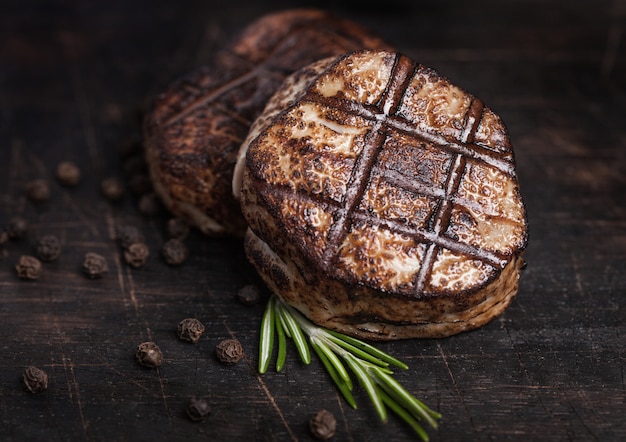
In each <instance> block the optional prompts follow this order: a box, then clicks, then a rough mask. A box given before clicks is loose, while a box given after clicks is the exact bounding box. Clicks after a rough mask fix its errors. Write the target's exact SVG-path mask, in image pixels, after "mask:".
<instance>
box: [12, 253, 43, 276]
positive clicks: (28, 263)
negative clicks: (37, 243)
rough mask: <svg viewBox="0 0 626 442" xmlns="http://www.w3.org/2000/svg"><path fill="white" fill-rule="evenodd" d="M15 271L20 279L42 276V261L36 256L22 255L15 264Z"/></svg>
mask: <svg viewBox="0 0 626 442" xmlns="http://www.w3.org/2000/svg"><path fill="white" fill-rule="evenodd" d="M15 271H16V272H17V276H18V278H20V279H27V280H31V281H33V280H35V279H39V277H40V276H41V261H39V260H38V259H37V258H35V257H34V256H30V255H22V256H20V259H19V261H18V262H17V264H15Z"/></svg>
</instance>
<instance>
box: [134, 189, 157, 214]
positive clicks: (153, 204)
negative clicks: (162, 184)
mask: <svg viewBox="0 0 626 442" xmlns="http://www.w3.org/2000/svg"><path fill="white" fill-rule="evenodd" d="M138 206H139V212H140V213H141V214H142V215H145V216H154V215H156V214H157V213H159V210H160V209H161V201H159V197H157V195H156V193H154V192H148V193H146V194H143V195H141V197H140V198H139V203H138Z"/></svg>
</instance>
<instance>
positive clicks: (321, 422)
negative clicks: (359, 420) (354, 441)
mask: <svg viewBox="0 0 626 442" xmlns="http://www.w3.org/2000/svg"><path fill="white" fill-rule="evenodd" d="M309 429H310V430H311V433H312V434H313V436H314V437H315V438H316V439H320V440H327V439H330V438H331V437H333V436H334V435H335V430H336V429H337V421H336V420H335V416H333V414H332V413H331V412H330V411H328V410H324V409H322V410H320V411H318V412H317V414H316V415H315V416H313V417H312V418H311V420H309Z"/></svg>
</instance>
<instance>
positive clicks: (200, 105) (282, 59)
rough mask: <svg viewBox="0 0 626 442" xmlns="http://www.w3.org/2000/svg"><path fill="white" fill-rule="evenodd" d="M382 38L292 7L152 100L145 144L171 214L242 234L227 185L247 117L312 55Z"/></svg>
mask: <svg viewBox="0 0 626 442" xmlns="http://www.w3.org/2000/svg"><path fill="white" fill-rule="evenodd" d="M385 47H387V46H386V44H385V43H383V42H382V40H380V39H379V38H378V37H375V36H373V35H372V34H370V33H369V32H368V31H366V30H365V29H363V28H361V27H360V26H358V25H357V24H355V23H353V22H351V21H348V20H344V19H340V18H337V17H334V16H332V15H329V14H328V13H326V12H322V11H317V10H311V9H296V10H289V11H284V12H279V13H275V14H270V15H267V16H264V17H262V18H260V19H259V20H258V21H256V22H255V23H253V24H251V25H250V26H249V27H248V28H246V29H245V30H244V31H243V33H242V34H241V35H240V36H239V38H238V39H237V40H236V41H234V42H233V43H232V44H231V45H230V46H228V47H227V48H225V49H223V50H221V51H220V52H219V53H218V54H217V56H216V57H215V60H214V61H213V62H212V63H211V64H209V65H207V66H205V67H202V68H200V69H198V70H196V71H194V72H192V73H190V74H188V75H186V76H185V77H183V78H181V79H179V80H178V81H176V82H174V83H173V84H172V85H171V86H170V87H169V88H168V89H167V90H166V91H165V92H164V93H162V94H160V95H159V96H158V97H157V98H156V99H155V100H154V102H153V104H152V106H151V108H150V110H149V112H148V113H147V116H146V119H145V122H144V144H145V150H146V158H147V161H148V165H149V168H150V174H151V178H152V181H153V184H154V187H155V190H156V192H157V194H158V195H159V197H160V198H161V199H162V201H163V202H164V203H165V205H166V206H167V207H168V208H169V210H170V211H171V212H173V213H174V214H176V215H178V216H180V217H183V218H186V219H187V220H188V221H190V222H191V223H192V224H194V225H195V226H197V227H198V228H199V229H200V230H202V231H203V232H205V233H207V234H210V235H222V234H234V235H243V233H244V231H245V227H246V223H245V220H244V219H243V217H242V215H241V210H240V208H239V203H238V202H237V201H236V200H235V199H234V198H233V196H232V190H231V182H232V174H233V167H234V165H235V162H236V157H237V152H238V150H239V146H240V145H241V142H242V141H243V139H244V138H245V136H246V134H247V133H248V130H249V128H250V124H251V123H252V122H253V121H254V120H255V118H256V117H257V116H258V115H259V114H260V112H261V111H262V110H263V107H264V106H265V104H266V102H267V100H268V98H269V97H270V96H271V95H272V94H273V93H274V92H275V90H276V89H277V88H278V86H279V85H280V84H281V83H282V81H283V80H284V79H285V77H286V76H287V75H289V74H291V73H292V72H294V71H295V70H296V69H299V68H301V67H303V66H305V65H307V64H309V63H311V62H313V61H315V60H318V59H320V58H324V57H328V56H331V55H334V56H336V55H339V54H342V53H344V52H347V51H351V50H355V49H361V48H373V49H376V48H385Z"/></svg>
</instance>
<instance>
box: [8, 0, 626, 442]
mask: <svg viewBox="0 0 626 442" xmlns="http://www.w3.org/2000/svg"><path fill="white" fill-rule="evenodd" d="M317 4H318V5H321V6H327V7H328V8H330V9H333V10H335V11H336V12H338V13H339V14H341V15H344V16H346V17H349V18H352V19H354V20H356V21H359V22H361V23H362V24H364V25H366V26H368V27H370V28H372V29H373V30H375V31H376V32H377V33H379V34H380V35H382V36H383V37H384V38H386V39H387V40H388V41H390V42H391V43H392V44H394V45H395V46H396V47H398V48H399V50H401V51H402V52H405V53H406V54H408V55H410V56H411V57H413V58H414V59H416V60H417V61H419V62H421V63H423V64H426V65H429V66H432V67H434V68H436V69H438V70H439V71H440V72H442V73H443V74H445V75H446V76H448V77H449V78H450V79H451V80H452V81H453V82H455V83H457V84H458V85H460V86H462V87H463V88H465V89H467V90H469V91H470V92H472V93H474V94H475V95H477V96H479V97H481V98H482V99H483V100H484V101H485V102H486V103H487V104H488V105H489V106H490V107H492V108H493V109H494V110H495V111H496V112H498V113H499V114H500V115H501V116H502V117H503V119H504V120H505V122H506V124H507V125H508V128H509V130H510V134H511V138H512V140H513V143H514V146H515V149H516V157H517V161H518V172H519V177H520V181H521V186H522V191H523V195H524V198H525V201H526V204H527V208H528V217H529V223H530V238H531V240H530V244H529V246H528V249H527V254H526V259H527V262H528V267H527V269H526V270H525V272H524V274H523V276H522V280H521V287H520V292H519V295H518V297H517V298H516V299H515V301H514V302H513V304H512V305H511V306H510V308H509V309H508V310H507V311H506V312H505V313H504V315H502V316H501V317H500V318H498V319H496V320H494V321H493V322H491V323H490V324H488V325H487V326H485V327H483V328H482V329H480V330H477V331H474V332H469V333H465V334H461V335H457V336H454V337H451V338H447V339H438V340H435V339H433V340H429V339H425V340H408V341H400V342H392V343H381V344H380V347H381V348H383V349H384V350H386V351H388V352H390V353H391V354H393V355H395V356H397V357H399V358H401V359H403V360H404V361H406V362H407V363H408V364H409V367H410V368H409V370H407V371H400V372H398V373H397V378H398V379H399V380H400V381H401V382H402V383H403V385H405V386H407V388H408V389H409V390H410V391H411V392H412V393H413V394H415V395H416V396H418V397H420V398H422V399H423V400H424V401H425V402H426V403H428V404H429V405H431V406H432V407H433V408H435V409H437V410H439V411H440V412H441V413H442V414H443V419H442V420H441V425H440V428H439V429H438V430H430V431H429V433H430V435H431V437H432V439H433V440H525V441H526V440H555V441H561V440H599V441H619V440H626V420H625V417H626V384H625V376H626V374H625V367H626V363H625V362H626V361H625V357H626V354H625V353H626V326H625V325H624V324H625V322H626V277H625V275H624V274H625V272H626V196H625V193H626V105H625V104H624V103H626V90H625V86H626V81H625V80H626V27H625V25H626V4H625V3H624V2H623V1H619V0H615V1H597V2H587V1H538V0H536V1H513V2H506V1H496V0H479V1H475V2H466V1H460V0H459V1H451V2H440V1H434V0H429V1H419V0H413V1H402V0H390V1H386V2H384V4H383V5H382V6H381V5H378V6H377V7H376V8H374V9H370V7H369V6H367V7H366V6H364V5H365V4H364V3H361V2H356V1H352V2H346V3H341V2H339V3H336V2H332V3H331V2H328V3H327V4H326V3H325V2H323V3H317ZM301 5H304V3H288V2H281V1H272V2H265V3H264V2H254V1H248V2H237V1H232V2H228V1H219V2H215V1H206V0H205V1H197V0H190V1H178V2H176V1H163V0H150V1H148V0H139V1H127V0H124V1H122V0H108V1H106V2H105V1H93V2H87V1H71V0H55V1H48V2H43V1H31V0H25V1H15V2H7V1H4V2H2V5H1V6H0V198H1V199H0V201H1V203H0V222H2V223H3V224H6V223H7V222H8V220H9V219H10V218H11V217H13V216H22V217H24V218H26V219H27V220H28V221H29V222H30V230H29V235H28V237H27V238H26V239H24V240H22V241H10V242H9V243H8V244H5V245H4V246H1V248H2V258H1V259H0V345H1V350H2V351H1V352H0V440H2V441H26V440H28V441H30V440H41V441H44V440H45V441H50V440H51V441H69V440H71V441H82V440H89V441H91V440H102V441H112V440H117V441H124V440H126V441H131V440H132V441H149V440H276V441H285V440H310V439H311V436H310V434H309V432H308V429H307V421H308V419H309V418H310V417H311V416H312V415H313V414H314V413H315V412H316V411H317V410H319V409H320V408H327V409H329V410H331V411H332V412H333V413H334V414H335V416H336V417H337V420H338V427H337V435H336V437H335V440H338V441H339V440H340V441H365V440H371V441H380V440H389V441H396V440H398V441H400V440H411V439H412V438H413V434H412V433H411V431H410V429H409V428H408V427H407V426H406V425H405V424H404V423H402V422H401V421H399V420H398V419H397V418H395V417H394V416H392V417H391V418H390V420H389V422H388V424H387V425H382V424H381V423H379V422H378V421H377V418H376V416H375V414H374V412H373V410H372V408H371V407H370V405H369V403H368V401H367V398H366V397H365V395H364V394H363V393H362V391H360V390H359V391H358V393H357V401H358V402H359V404H360V408H359V409H358V410H356V411H355V410H352V409H351V408H349V407H348V406H347V405H346V404H345V403H344V402H343V401H342V399H341V398H340V397H339V396H338V395H337V393H336V391H335V389H334V387H333V386H332V385H331V383H330V381H329V379H328V378H327V376H326V375H325V372H324V371H323V370H322V368H321V366H320V365H319V363H317V362H316V361H314V362H313V363H312V364H311V365H310V366H308V367H305V366H303V365H302V364H301V363H300V362H299V361H298V359H297V357H296V355H295V351H294V349H293V347H291V349H290V354H289V357H288V360H287V366H286V369H285V370H284V372H281V373H278V374H277V373H275V372H273V371H272V370H270V372H269V373H268V374H266V375H264V376H259V375H258V374H257V373H256V368H255V367H256V364H257V356H256V353H257V348H258V346H257V340H258V328H259V321H260V317H261V313H262V310H263V303H260V304H258V305H255V306H251V307H249V306H244V305H243V304H241V303H240V302H239V301H238V300H237V299H236V293H237V290H238V289H239V288H240V287H242V286H243V285H244V284H247V283H250V282H255V281H256V279H255V277H254V273H253V272H252V270H251V268H250V266H249V265H248V264H247V263H246V260H245V257H244V255H243V252H242V250H241V244H240V242H239V241H237V240H232V239H209V238H206V237H203V236H202V235H200V234H199V233H197V232H194V233H192V235H191V236H190V237H188V238H187V240H186V243H187V245H188V246H189V248H190V258H189V260H188V261H187V262H186V263H185V264H184V265H182V266H180V267H177V268H174V267H170V266H167V265H166V264H165V263H164V262H163V260H162V259H161V258H160V256H159V254H158V250H159V247H160V245H161V244H162V243H163V241H164V240H165V238H166V235H165V228H164V223H165V221H166V220H167V218H168V216H167V214H165V213H161V214H159V215H158V216H156V217H153V218H146V217H143V216H142V215H141V214H140V213H139V211H138V209H137V198H136V197H135V196H133V195H132V194H131V193H127V196H126V197H125V199H124V200H123V201H122V202H121V203H119V204H111V203H108V202H107V201H106V200H104V199H103V198H102V197H101V196H100V193H99V190H98V185H99V182H100V180H101V179H102V178H103V177H105V176H110V175H114V176H119V177H123V178H124V179H126V176H125V174H124V168H123V165H124V161H123V159H122V158H121V157H120V155H119V152H120V149H122V148H124V146H127V145H128V143H129V142H132V141H133V140H135V139H136V137H137V134H138V131H139V124H140V115H141V112H142V110H143V109H144V108H145V106H146V104H147V103H148V102H149V100H150V98H151V97H153V96H154V95H155V94H157V93H159V92H160V91H161V90H162V89H163V88H164V87H165V86H166V85H167V84H168V83H169V82H170V81H172V80H174V79H175V78H176V77H178V76H180V75H182V74H185V73H187V72H188V71H189V70H191V69H193V68H195V67H197V66H200V65H201V64H203V63H204V62H205V61H206V60H208V59H209V58H210V57H211V55H212V54H213V53H214V52H215V49H216V48H217V47H219V46H220V45H222V44H224V42H226V41H228V40H229V39H230V38H232V37H233V36H234V35H235V34H236V33H237V32H238V31H239V30H241V29H242V28H243V27H244V26H245V25H247V24H248V23H250V22H251V21H252V20H254V19H255V18H256V17H258V16H259V15H261V14H263V13H265V12H269V11H273V10H276V9H280V8H284V7H288V6H301ZM331 5H334V6H331ZM62 160H72V161H75V162H76V163H78V164H79V165H80V167H81V169H82V172H83V180H82V182H81V183H80V185H79V186H78V187H76V188H74V189H68V188H64V187H61V186H60V185H59V184H58V183H57V182H56V181H55V180H54V169H55V167H56V165H57V163H58V162H60V161H62ZM34 178H45V179H47V180H49V182H50V183H51V188H52V195H51V198H50V201H49V202H47V203H44V204H39V205H36V204H33V203H31V202H29V201H28V200H27V199H26V198H25V197H24V193H23V189H24V186H25V184H26V183H27V182H28V181H29V180H31V179H34ZM127 224H131V225H135V226H138V227H139V228H140V229H141V230H142V231H143V232H144V233H145V235H146V238H147V242H148V244H149V245H150V248H151V251H152V254H151V256H150V258H149V260H148V263H147V265H146V266H145V267H144V268H142V269H137V270H135V269H130V268H129V267H128V266H126V265H125V264H124V263H123V261H122V259H121V255H120V249H119V247H118V245H117V244H116V243H115V241H114V237H115V229H116V227H117V226H120V225H127ZM45 233H52V234H55V235H57V236H58V237H59V238H61V240H62V242H63V245H64V251H63V254H62V255H61V257H60V259H59V260H58V261H57V262H53V263H46V264H44V271H43V275H42V277H41V279H40V280H39V281H34V282H25V281H20V280H18V278H17V277H16V273H15V270H14V265H15V263H16V261H17V259H18V258H19V256H20V255H22V254H29V253H32V250H33V244H34V241H35V239H36V238H37V237H38V236H39V235H42V234H45ZM89 251H95V252H98V253H100V254H102V255H104V256H105V257H106V258H107V260H108V262H109V265H110V268H111V269H110V272H109V273H108V274H107V275H106V277H105V278H103V279H101V280H88V279H86V278H85V277H84V276H83V275H81V273H80V271H79V267H80V263H81V261H82V256H83V255H84V253H86V252H89ZM189 316H195V317H197V318H199V319H200V320H201V321H203V322H204V324H205V325H206V328H207V330H206V332H205V335H204V337H203V339H202V340H201V342H200V343H198V344H197V345H192V344H186V343H183V342H181V341H179V340H178V339H177V337H176V335H175V329H176V324H177V323H178V321H180V320H181V319H183V318H185V317H189ZM227 337H236V338H238V339H240V340H241V342H242V343H243V346H244V349H245V352H246V358H245V360H244V361H242V362H240V363H239V364H237V365H235V366H225V365H222V364H220V363H219V362H218V361H217V360H216V358H215V356H214V348H215V344H216V343H217V342H218V341H219V340H220V339H222V338H227ZM146 340H154V341H156V342H157V343H158V344H159V345H160V347H161V348H162V350H163V352H164V354H165V363H164V364H163V365H162V366H161V368H159V369H158V370H148V369H144V368H142V367H140V366H138V365H137V364H136V363H135V361H134V350H135V347H136V346H137V344H139V343H140V342H142V341H146ZM27 365H36V366H38V367H40V368H42V369H44V370H46V371H47V372H48V373H49V375H50V385H49V388H48V390H47V391H46V392H44V393H41V394H38V395H33V394H30V393H29V392H27V391H26V390H25V389H24V387H23V385H22V384H21V382H20V376H21V373H22V371H23V369H24V367H25V366H27ZM193 395H199V396H207V397H208V398H209V400H210V402H211V406H212V410H213V413H212V415H211V417H210V418H209V419H208V420H207V421H205V422H202V423H192V422H190V421H189V420H188V419H187V418H186V417H185V415H184V412H183V410H184V405H185V403H186V401H187V399H188V398H189V397H190V396H193Z"/></svg>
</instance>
